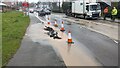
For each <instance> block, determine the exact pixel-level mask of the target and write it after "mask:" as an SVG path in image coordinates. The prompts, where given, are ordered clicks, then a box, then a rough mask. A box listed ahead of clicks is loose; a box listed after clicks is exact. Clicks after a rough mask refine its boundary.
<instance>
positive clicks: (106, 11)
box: [103, 7, 108, 20]
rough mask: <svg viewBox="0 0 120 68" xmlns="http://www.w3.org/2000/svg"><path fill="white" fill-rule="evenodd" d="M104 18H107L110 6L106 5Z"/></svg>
mask: <svg viewBox="0 0 120 68" xmlns="http://www.w3.org/2000/svg"><path fill="white" fill-rule="evenodd" d="M103 13H104V20H106V17H107V14H108V7H105V9H104V12H103Z"/></svg>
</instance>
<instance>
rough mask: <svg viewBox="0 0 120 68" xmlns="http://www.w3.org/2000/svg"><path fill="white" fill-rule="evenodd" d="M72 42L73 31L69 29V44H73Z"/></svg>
mask: <svg viewBox="0 0 120 68" xmlns="http://www.w3.org/2000/svg"><path fill="white" fill-rule="evenodd" d="M72 43H74V42H73V41H72V37H71V32H70V31H69V32H68V44H72Z"/></svg>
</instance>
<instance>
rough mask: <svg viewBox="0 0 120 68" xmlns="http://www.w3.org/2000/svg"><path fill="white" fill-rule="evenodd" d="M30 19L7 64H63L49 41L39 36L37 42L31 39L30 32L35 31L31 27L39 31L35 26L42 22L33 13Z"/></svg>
mask: <svg viewBox="0 0 120 68" xmlns="http://www.w3.org/2000/svg"><path fill="white" fill-rule="evenodd" d="M30 19H31V22H30V25H29V27H28V29H27V31H26V34H25V36H24V38H23V40H22V43H21V47H20V48H19V49H18V51H17V53H16V54H15V55H14V56H13V58H12V59H11V60H10V61H9V63H8V64H7V66H65V64H64V61H63V60H62V58H61V57H60V55H59V54H58V53H56V52H55V51H54V49H53V47H52V46H51V45H49V44H47V43H49V42H48V41H47V40H46V39H43V38H39V43H38V42H37V41H35V40H34V39H33V37H32V34H33V31H35V30H33V29H36V30H37V31H39V29H37V27H40V25H42V24H41V23H40V21H39V20H38V19H37V18H36V17H35V16H34V15H30ZM36 24H37V25H38V24H39V25H38V26H37V25H36ZM33 27H34V28H33ZM35 27H36V28H35ZM40 32H41V31H40ZM34 34H35V33H34ZM35 36H36V37H37V36H40V34H39V33H38V34H36V35H35Z"/></svg>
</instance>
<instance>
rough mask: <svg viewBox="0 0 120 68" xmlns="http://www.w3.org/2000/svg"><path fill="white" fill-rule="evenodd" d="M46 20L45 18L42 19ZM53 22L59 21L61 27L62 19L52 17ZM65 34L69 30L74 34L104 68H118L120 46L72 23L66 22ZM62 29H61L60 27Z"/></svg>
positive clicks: (107, 38)
mask: <svg viewBox="0 0 120 68" xmlns="http://www.w3.org/2000/svg"><path fill="white" fill-rule="evenodd" d="M40 18H41V19H43V20H44V17H40ZM51 18H52V20H51V22H52V23H53V22H54V19H57V22H58V24H59V26H60V23H61V19H60V18H59V17H55V16H54V15H52V16H51ZM64 23H65V24H64V27H65V30H66V31H65V33H67V32H68V31H69V30H70V31H71V32H72V37H73V38H74V39H75V40H77V41H78V42H79V43H82V44H84V46H86V47H87V48H88V49H89V50H90V51H91V53H93V56H94V57H95V58H96V60H98V62H99V63H101V64H102V65H103V66H118V44H116V43H115V42H114V41H113V40H112V39H110V38H109V37H107V36H105V35H102V34H100V33H97V32H93V31H91V30H89V29H87V28H85V27H82V26H81V25H78V24H75V23H72V24H71V25H69V24H68V23H70V22H67V21H64ZM59 28H60V27H59Z"/></svg>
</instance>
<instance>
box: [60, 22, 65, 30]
mask: <svg viewBox="0 0 120 68" xmlns="http://www.w3.org/2000/svg"><path fill="white" fill-rule="evenodd" d="M60 31H62V32H64V31H65V29H64V23H63V21H62V24H61V29H60Z"/></svg>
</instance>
